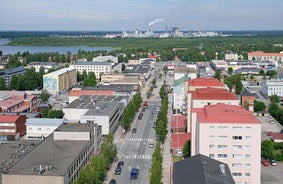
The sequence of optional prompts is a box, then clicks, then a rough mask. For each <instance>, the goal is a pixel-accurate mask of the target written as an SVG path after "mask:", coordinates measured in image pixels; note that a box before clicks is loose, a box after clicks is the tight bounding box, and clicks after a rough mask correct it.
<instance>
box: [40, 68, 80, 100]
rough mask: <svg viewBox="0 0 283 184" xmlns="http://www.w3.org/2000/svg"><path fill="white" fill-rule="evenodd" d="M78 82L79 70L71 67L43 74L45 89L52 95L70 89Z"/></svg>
mask: <svg viewBox="0 0 283 184" xmlns="http://www.w3.org/2000/svg"><path fill="white" fill-rule="evenodd" d="M76 84H77V72H76V70H75V69H73V68H71V67H70V68H63V69H61V70H57V71H55V72H51V73H48V74H45V75H43V89H44V90H46V91H48V92H49V93H50V94H52V95H56V94H57V93H61V92H63V91H65V90H69V89H70V88H71V87H73V86H74V85H76Z"/></svg>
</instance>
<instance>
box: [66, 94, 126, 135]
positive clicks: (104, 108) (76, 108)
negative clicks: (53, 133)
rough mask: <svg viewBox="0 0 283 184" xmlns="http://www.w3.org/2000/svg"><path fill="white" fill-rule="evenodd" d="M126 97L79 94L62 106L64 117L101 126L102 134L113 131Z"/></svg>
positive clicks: (71, 120)
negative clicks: (78, 96)
mask: <svg viewBox="0 0 283 184" xmlns="http://www.w3.org/2000/svg"><path fill="white" fill-rule="evenodd" d="M127 104H128V97H124V96H87V95H85V96H81V97H80V98H79V99H76V100H74V101H73V102H71V103H69V105H68V106H67V107H64V108H63V112H64V113H65V116H64V118H65V119H66V120H67V121H70V122H81V123H89V122H91V123H96V124H98V125H101V126H102V134H103V135H107V134H109V133H110V132H111V133H113V132H114V131H115V130H116V128H117V127H118V125H119V123H120V120H121V116H122V113H123V110H124V108H125V107H126V105H127Z"/></svg>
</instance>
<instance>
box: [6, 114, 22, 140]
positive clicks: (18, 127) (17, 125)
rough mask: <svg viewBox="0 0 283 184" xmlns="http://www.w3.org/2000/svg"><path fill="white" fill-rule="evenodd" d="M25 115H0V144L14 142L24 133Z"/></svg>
mask: <svg viewBox="0 0 283 184" xmlns="http://www.w3.org/2000/svg"><path fill="white" fill-rule="evenodd" d="M25 123H26V116H25V115H9V114H3V115H0V142H2V141H15V140H17V139H19V138H20V137H21V136H23V135H24V134H25V133H26V126H25Z"/></svg>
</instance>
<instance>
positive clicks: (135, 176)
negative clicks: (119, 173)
mask: <svg viewBox="0 0 283 184" xmlns="http://www.w3.org/2000/svg"><path fill="white" fill-rule="evenodd" d="M138 176H139V169H137V168H132V170H131V179H138Z"/></svg>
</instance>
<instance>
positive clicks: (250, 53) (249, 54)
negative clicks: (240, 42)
mask: <svg viewBox="0 0 283 184" xmlns="http://www.w3.org/2000/svg"><path fill="white" fill-rule="evenodd" d="M248 56H263V57H264V56H279V57H283V53H266V52H262V51H256V52H248Z"/></svg>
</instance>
